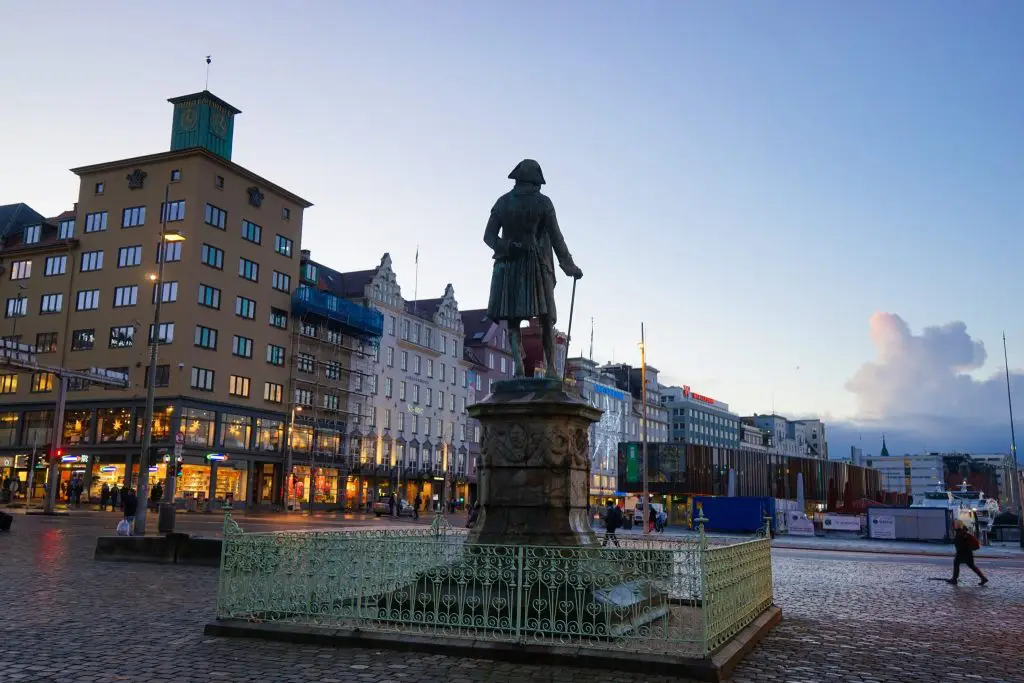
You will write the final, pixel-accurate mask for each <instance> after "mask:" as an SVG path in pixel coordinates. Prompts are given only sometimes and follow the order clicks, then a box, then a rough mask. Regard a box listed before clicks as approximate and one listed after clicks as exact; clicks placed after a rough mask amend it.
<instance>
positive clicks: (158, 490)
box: [149, 482, 164, 510]
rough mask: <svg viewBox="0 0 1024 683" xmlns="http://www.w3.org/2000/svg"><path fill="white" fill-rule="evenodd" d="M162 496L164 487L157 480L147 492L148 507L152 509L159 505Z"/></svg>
mask: <svg viewBox="0 0 1024 683" xmlns="http://www.w3.org/2000/svg"><path fill="white" fill-rule="evenodd" d="M163 497H164V487H163V484H161V483H160V482H157V484H156V486H154V487H153V490H151V491H150V492H149V503H150V507H151V508H152V509H153V510H156V509H157V506H159V505H160V501H161V500H163Z"/></svg>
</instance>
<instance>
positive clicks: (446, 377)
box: [384, 346, 479, 389]
mask: <svg viewBox="0 0 1024 683" xmlns="http://www.w3.org/2000/svg"><path fill="white" fill-rule="evenodd" d="M426 360H427V362H426V363H425V364H424V363H423V359H422V358H421V357H420V356H419V355H418V354H415V353H414V354H413V355H412V372H413V373H414V374H417V375H421V374H425V375H426V376H427V377H429V378H431V379H435V376H434V359H433V358H428V359H426ZM384 363H385V365H387V366H388V367H389V368H393V367H395V349H394V348H393V347H390V346H389V347H387V348H385V350H384ZM438 365H439V366H440V367H439V368H438V373H437V377H436V379H439V380H441V381H442V382H448V383H449V384H451V385H452V386H455V366H454V365H452V366H451V367H450V368H449V367H448V366H446V365H445V364H444V363H439V364H438ZM399 367H400V368H401V369H402V370H405V371H408V370H409V352H408V351H402V352H401V353H400V354H399ZM424 368H425V370H426V371H425V372H424ZM449 370H450V371H449ZM462 387H463V388H464V389H465V388H468V387H469V380H468V375H467V374H466V371H465V370H463V371H462ZM477 388H478V389H479V387H477Z"/></svg>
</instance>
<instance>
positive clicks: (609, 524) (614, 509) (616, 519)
mask: <svg viewBox="0 0 1024 683" xmlns="http://www.w3.org/2000/svg"><path fill="white" fill-rule="evenodd" d="M620 526H622V510H620V509H619V508H618V506H616V505H615V504H613V503H608V511H607V513H605V517H604V543H603V545H604V546H607V545H608V541H611V542H612V543H614V544H615V547H616V548H618V547H619V539H618V538H616V536H615V532H616V531H617V530H618V529H619V527H620Z"/></svg>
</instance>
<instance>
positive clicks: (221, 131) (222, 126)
mask: <svg viewBox="0 0 1024 683" xmlns="http://www.w3.org/2000/svg"><path fill="white" fill-rule="evenodd" d="M210 128H211V129H212V130H213V134H214V135H216V136H217V137H219V138H222V137H224V136H226V135H227V134H228V119H227V117H226V116H224V113H223V112H219V111H211V112H210Z"/></svg>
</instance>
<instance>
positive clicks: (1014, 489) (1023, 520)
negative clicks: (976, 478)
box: [1003, 332, 1024, 548]
mask: <svg viewBox="0 0 1024 683" xmlns="http://www.w3.org/2000/svg"><path fill="white" fill-rule="evenodd" d="M1003 367H1004V369H1005V370H1006V405H1007V407H1008V408H1009V409H1010V457H1011V458H1012V460H1013V471H1012V472H1011V475H1012V478H1011V481H1010V495H1011V496H1013V497H1014V498H1016V499H1017V500H1016V503H1017V528H1018V529H1019V530H1020V545H1021V547H1022V548H1024V500H1022V499H1021V491H1020V465H1019V464H1017V432H1016V430H1015V429H1014V426H1013V396H1012V394H1011V393H1010V360H1009V356H1008V355H1007V353H1006V333H1005V332H1003Z"/></svg>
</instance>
